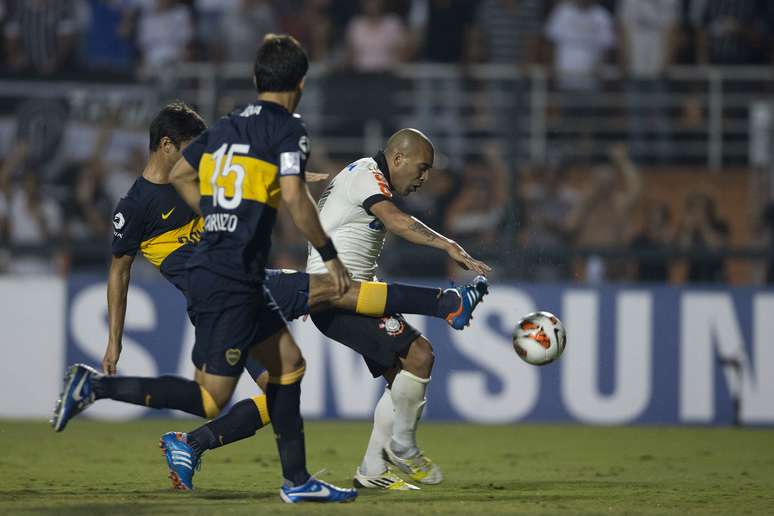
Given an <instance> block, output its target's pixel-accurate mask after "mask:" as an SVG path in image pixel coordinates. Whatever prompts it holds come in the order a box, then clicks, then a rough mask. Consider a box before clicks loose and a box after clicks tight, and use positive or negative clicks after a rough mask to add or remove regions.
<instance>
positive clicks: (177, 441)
mask: <svg viewBox="0 0 774 516" xmlns="http://www.w3.org/2000/svg"><path fill="white" fill-rule="evenodd" d="M186 437H187V436H186V434H184V433H182V432H167V433H166V434H164V435H162V436H161V439H160V440H159V448H161V449H162V450H164V458H166V459H167V466H168V467H169V479H170V480H171V481H172V488H173V489H177V490H178V491H193V476H194V471H196V470H198V469H199V467H200V465H201V462H200V460H199V459H200V457H201V456H200V455H199V454H198V453H196V452H195V451H194V449H193V448H192V447H191V446H189V445H188V443H187V442H186Z"/></svg>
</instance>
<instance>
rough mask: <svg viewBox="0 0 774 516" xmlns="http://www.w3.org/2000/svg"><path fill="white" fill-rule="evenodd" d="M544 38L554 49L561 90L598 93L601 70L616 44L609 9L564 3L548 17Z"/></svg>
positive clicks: (585, 0) (584, 1)
mask: <svg viewBox="0 0 774 516" xmlns="http://www.w3.org/2000/svg"><path fill="white" fill-rule="evenodd" d="M545 35H546V38H547V39H548V41H549V42H551V43H552V44H553V46H554V47H553V64H554V71H555V72H556V79H557V84H558V86H559V88H560V89H563V90H585V91H588V90H597V89H598V88H599V81H598V74H599V70H600V67H601V66H602V65H603V64H604V63H605V61H606V60H607V55H608V53H609V51H610V49H612V48H613V46H614V44H615V33H614V32H613V19H612V16H611V15H610V13H609V12H608V11H607V9H605V8H604V7H602V6H600V5H597V3H596V2H594V1H593V0H562V1H561V2H559V3H558V4H557V5H556V7H554V9H553V10H552V11H551V14H550V15H549V18H548V21H547V23H546V28H545Z"/></svg>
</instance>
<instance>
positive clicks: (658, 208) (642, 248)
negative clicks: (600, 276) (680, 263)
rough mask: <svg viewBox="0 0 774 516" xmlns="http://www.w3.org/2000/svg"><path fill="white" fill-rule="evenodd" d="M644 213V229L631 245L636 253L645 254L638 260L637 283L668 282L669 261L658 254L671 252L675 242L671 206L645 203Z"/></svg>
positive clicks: (660, 202) (658, 202)
mask: <svg viewBox="0 0 774 516" xmlns="http://www.w3.org/2000/svg"><path fill="white" fill-rule="evenodd" d="M643 211H644V224H643V227H642V229H641V230H640V232H639V233H637V234H636V235H635V236H634V238H633V239H632V244H631V247H632V249H633V250H634V251H636V252H639V253H643V254H645V256H642V257H640V258H639V260H638V262H639V263H638V267H637V276H636V277H637V281H647V282H666V281H668V280H669V260H668V259H667V258H666V257H665V256H658V253H665V252H667V251H669V250H670V249H671V247H672V244H673V242H674V230H673V228H672V226H671V214H670V211H669V206H668V205H667V204H666V203H665V202H662V201H650V202H648V203H645V206H644V210H643ZM648 253H650V254H648Z"/></svg>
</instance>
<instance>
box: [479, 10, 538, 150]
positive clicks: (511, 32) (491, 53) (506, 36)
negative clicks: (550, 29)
mask: <svg viewBox="0 0 774 516" xmlns="http://www.w3.org/2000/svg"><path fill="white" fill-rule="evenodd" d="M543 5H544V1H543V0H483V1H482V2H481V3H480V4H479V5H478V8H477V9H476V13H475V24H474V27H473V31H472V38H471V42H472V46H471V48H470V49H469V50H468V53H469V54H471V55H472V56H473V58H474V59H475V60H477V61H483V62H486V63H493V64H501V65H510V66H512V67H517V66H518V67H520V68H526V67H527V66H528V65H530V64H534V63H536V62H537V61H538V56H539V51H538V49H539V41H540V37H539V36H540V27H541V21H542V16H541V15H542V11H543ZM486 84H487V90H488V91H487V95H486V99H487V102H488V104H489V109H490V111H491V119H492V121H493V122H494V124H495V127H494V129H495V131H496V132H498V133H499V134H500V135H502V136H504V137H505V138H506V140H508V142H509V144H508V146H507V147H506V151H507V156H506V158H507V159H508V160H509V161H512V160H516V159H520V158H521V154H522V152H521V151H522V148H521V142H520V141H519V140H518V138H519V135H520V134H521V132H522V131H521V129H522V127H521V126H522V125H523V120H524V119H525V110H526V109H528V106H529V102H528V101H527V99H526V89H527V78H525V77H511V78H508V79H507V80H492V81H487V83H486Z"/></svg>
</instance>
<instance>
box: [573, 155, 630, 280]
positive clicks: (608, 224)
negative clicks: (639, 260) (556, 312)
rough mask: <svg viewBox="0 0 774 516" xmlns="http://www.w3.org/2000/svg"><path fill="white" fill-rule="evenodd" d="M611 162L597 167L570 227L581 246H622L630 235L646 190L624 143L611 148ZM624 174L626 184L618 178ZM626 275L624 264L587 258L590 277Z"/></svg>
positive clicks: (577, 243) (615, 278)
mask: <svg viewBox="0 0 774 516" xmlns="http://www.w3.org/2000/svg"><path fill="white" fill-rule="evenodd" d="M609 154H610V162H611V165H612V166H611V165H603V166H598V167H596V168H595V169H594V171H593V175H592V178H591V185H590V187H589V189H588V190H587V191H586V192H585V193H584V194H583V199H582V200H581V202H580V203H579V204H578V206H577V208H576V210H575V212H574V213H573V214H572V215H571V217H570V224H569V227H570V228H572V230H573V232H574V234H575V243H576V245H578V246H580V247H590V248H616V247H618V248H620V247H623V246H625V245H626V243H627V236H628V235H629V234H630V233H629V232H630V227H629V221H630V220H631V218H632V213H633V210H634V207H635V206H636V204H637V202H638V201H639V199H640V195H641V193H642V180H641V178H640V174H639V171H638V170H637V167H636V166H635V164H634V163H633V162H632V161H631V159H630V158H629V153H628V149H627V148H626V146H624V145H616V146H613V147H612V148H611V149H610V153H609ZM616 172H618V173H620V174H621V178H622V180H623V181H622V183H619V182H618V180H617V179H616ZM624 275H625V267H624V264H623V263H622V262H620V261H618V260H603V259H602V258H601V257H599V256H590V257H589V258H588V260H587V261H586V280H587V281H589V282H592V283H593V282H598V281H603V280H617V279H621V278H622V277H624Z"/></svg>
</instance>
